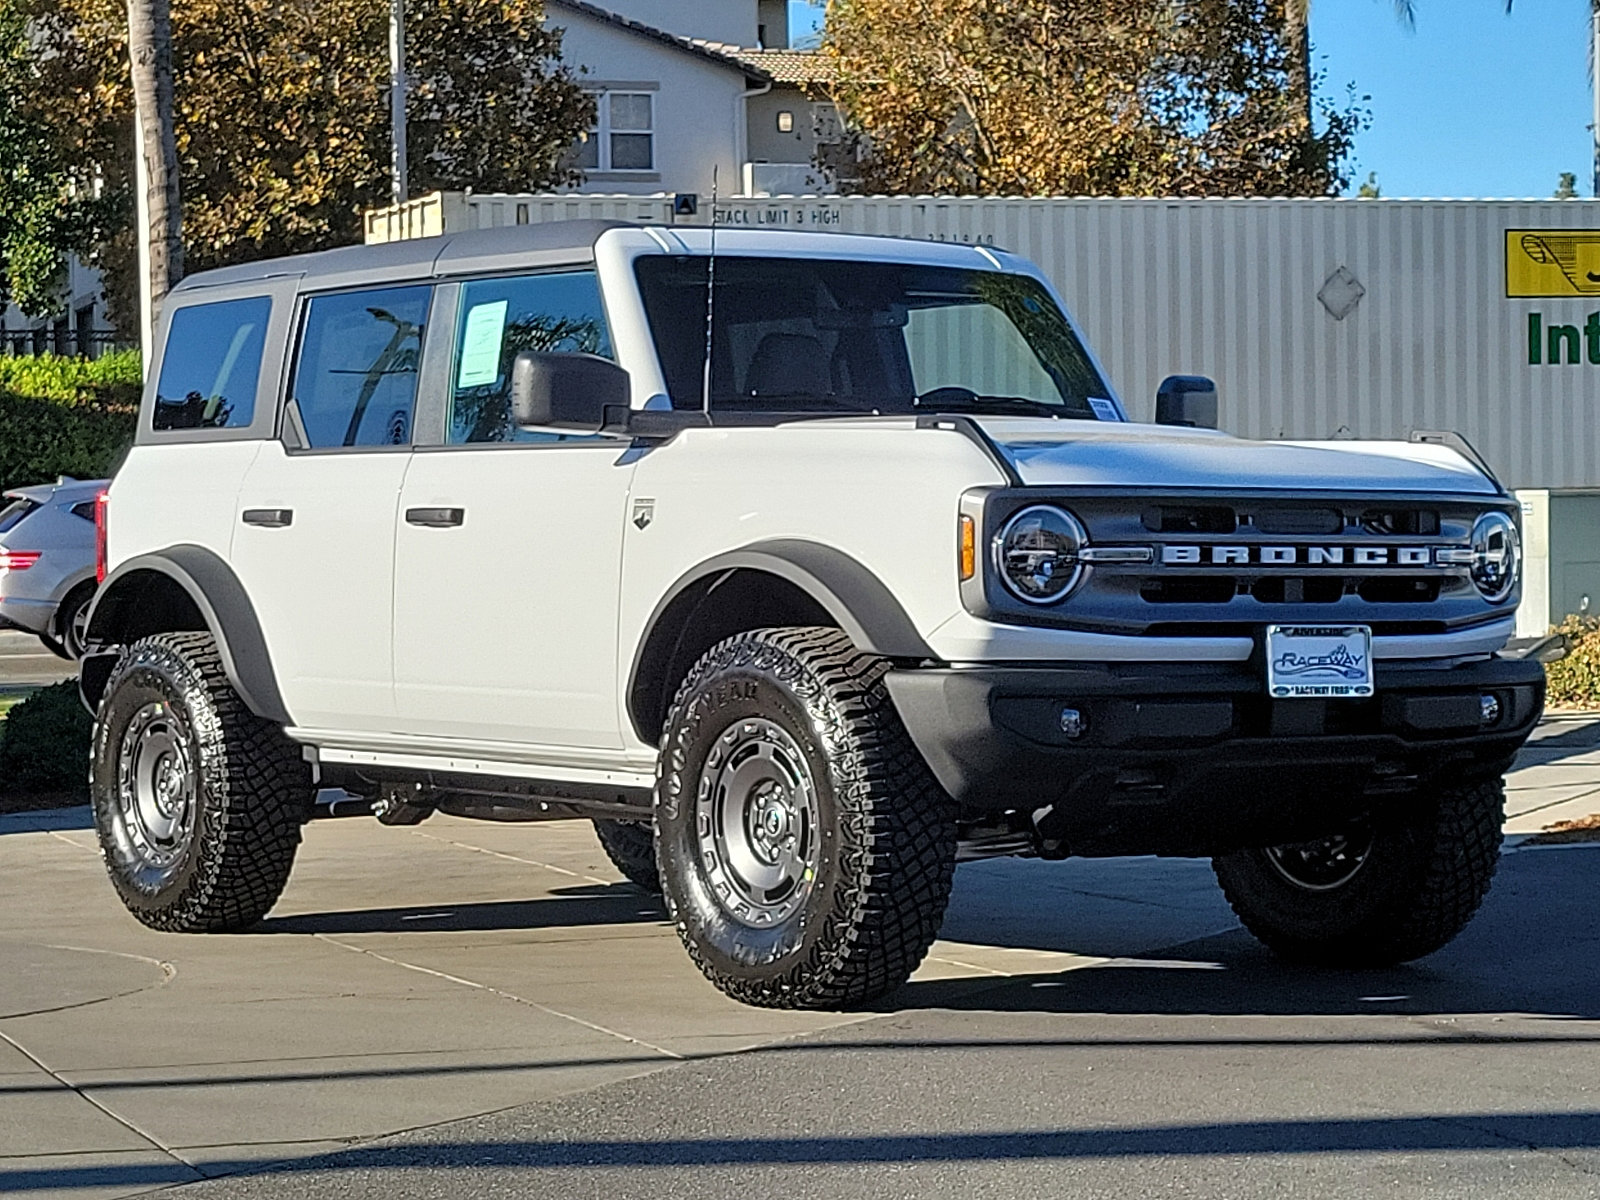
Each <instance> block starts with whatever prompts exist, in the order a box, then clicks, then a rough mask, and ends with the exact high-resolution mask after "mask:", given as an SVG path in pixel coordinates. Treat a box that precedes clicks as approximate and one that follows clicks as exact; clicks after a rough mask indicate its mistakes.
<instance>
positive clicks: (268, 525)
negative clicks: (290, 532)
mask: <svg viewBox="0 0 1600 1200" xmlns="http://www.w3.org/2000/svg"><path fill="white" fill-rule="evenodd" d="M242 519H243V521H244V523H245V524H246V525H260V526H261V527H262V528H263V529H283V528H285V527H287V526H289V525H293V524H294V509H292V508H247V509H245V510H244V516H243V518H242Z"/></svg>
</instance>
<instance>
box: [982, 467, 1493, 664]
mask: <svg viewBox="0 0 1600 1200" xmlns="http://www.w3.org/2000/svg"><path fill="white" fill-rule="evenodd" d="M1039 503H1058V504H1060V505H1061V507H1063V508H1065V509H1067V510H1069V511H1070V512H1072V513H1073V514H1074V515H1076V516H1077V518H1078V519H1079V521H1080V522H1082V524H1083V526H1084V528H1085V530H1086V531H1087V533H1088V535H1089V544H1090V545H1091V546H1092V547H1096V548H1100V547H1108V548H1113V549H1114V550H1115V553H1114V554H1113V555H1111V556H1110V559H1114V561H1112V560H1108V559H1101V560H1097V561H1094V562H1092V563H1091V564H1090V565H1089V567H1088V569H1087V570H1086V572H1085V577H1084V581H1083V583H1082V584H1081V585H1080V586H1079V587H1078V588H1077V590H1076V591H1074V592H1073V593H1072V594H1071V595H1070V596H1069V597H1068V598H1067V599H1066V600H1064V601H1062V602H1060V603H1058V604H1054V605H1046V606H1025V605H1022V604H1020V603H1018V602H1016V601H1015V600H1014V598H1012V597H1011V596H1010V595H1009V593H1007V592H1006V590H1005V589H1004V587H1003V586H1001V585H1000V584H999V583H998V581H996V580H993V579H992V578H991V579H986V580H984V581H982V582H981V584H979V585H978V586H976V587H973V588H969V589H968V590H967V591H966V592H964V597H965V598H966V600H967V602H968V607H969V608H972V609H973V611H975V612H980V615H986V616H990V617H993V618H994V619H998V620H1005V621H1019V622H1026V623H1037V622H1045V623H1050V624H1060V625H1066V626H1071V627H1074V628H1081V629H1091V630H1105V631H1108V632H1120V633H1134V634H1154V633H1156V632H1157V631H1158V630H1159V631H1162V632H1167V631H1171V630H1175V629H1183V630H1185V631H1187V632H1189V634H1190V635H1191V636H1194V635H1197V634H1198V633H1199V632H1200V631H1203V630H1209V631H1211V633H1212V634H1213V635H1215V636H1228V635H1230V634H1231V633H1232V632H1233V631H1236V630H1238V629H1252V628H1253V629H1260V628H1261V627H1262V626H1263V625H1266V624H1274V623H1280V624H1281V623H1284V622H1292V621H1295V620H1308V621H1314V622H1328V621H1349V622H1352V623H1361V624H1367V625H1371V626H1372V627H1373V628H1374V630H1377V629H1379V628H1383V629H1385V630H1389V631H1399V630H1401V629H1405V630H1415V631H1417V632H1423V631H1428V632H1443V631H1445V630H1446V629H1449V628H1453V627H1456V626H1461V625H1470V624H1472V623H1474V622H1478V621H1483V620H1485V619H1488V618H1490V617H1492V616H1494V615H1495V612H1496V608H1498V609H1499V610H1503V611H1506V612H1509V611H1511V608H1512V606H1511V604H1510V603H1507V604H1503V605H1500V606H1491V605H1489V604H1488V603H1487V602H1486V601H1485V600H1484V599H1483V598H1482V596H1481V595H1480V594H1479V593H1478V590H1477V588H1476V587H1475V586H1473V584H1472V581H1471V577H1470V574H1469V569H1468V564H1467V563H1463V562H1461V561H1459V553H1460V552H1461V551H1462V550H1465V549H1467V548H1468V547H1470V545H1471V537H1472V527H1473V523H1474V522H1475V521H1476V520H1477V518H1478V517H1479V516H1480V515H1481V514H1482V513H1483V512H1484V511H1485V510H1486V509H1488V508H1491V507H1500V508H1503V509H1509V507H1510V506H1509V504H1507V502H1505V501H1500V500H1497V499H1496V498H1491V497H1488V496H1484V497H1481V498H1475V497H1440V498H1432V497H1429V498H1426V499H1420V498H1417V497H1408V496H1354V497H1334V496H1326V495H1307V496H1305V497H1284V496H1262V497H1259V498H1258V497H1232V496H1204V497H1199V496H1194V495H1160V494H1157V495H1154V496H1151V495H1149V494H1146V495H1142V496H1133V495H1125V496H1121V497H1118V496H1105V495H1097V496H1092V497H1090V496H1080V495H1071V494H1062V495H1060V496H1059V497H1057V496H1046V495H1044V494H1043V489H1038V490H1034V489H1028V490H1017V491H1011V490H1007V491H1005V492H996V493H990V495H989V497H988V502H987V503H986V504H984V506H983V511H984V528H985V529H986V530H987V536H988V538H990V539H992V538H994V537H995V536H996V535H997V533H998V531H999V529H1000V528H1002V527H1003V525H1004V523H1005V521H1006V519H1007V518H1008V517H1009V516H1010V514H1011V513H1014V512H1016V511H1017V510H1018V509H1019V508H1020V507H1023V506H1025V505H1027V504H1039ZM1441 552H1442V553H1441ZM976 582H977V581H975V583H976Z"/></svg>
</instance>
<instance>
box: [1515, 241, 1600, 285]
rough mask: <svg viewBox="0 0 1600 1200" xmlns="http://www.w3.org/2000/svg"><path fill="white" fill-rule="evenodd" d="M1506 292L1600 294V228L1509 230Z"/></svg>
mask: <svg viewBox="0 0 1600 1200" xmlns="http://www.w3.org/2000/svg"><path fill="white" fill-rule="evenodd" d="M1506 295H1507V296H1508V297H1509V298H1511V299H1518V298H1520V297H1556V296H1600V229H1508V230H1506Z"/></svg>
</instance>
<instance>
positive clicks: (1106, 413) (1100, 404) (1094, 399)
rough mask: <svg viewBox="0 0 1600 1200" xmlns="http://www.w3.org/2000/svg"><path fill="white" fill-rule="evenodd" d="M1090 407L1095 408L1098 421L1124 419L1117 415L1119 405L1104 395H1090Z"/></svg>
mask: <svg viewBox="0 0 1600 1200" xmlns="http://www.w3.org/2000/svg"><path fill="white" fill-rule="evenodd" d="M1089 407H1090V408H1092V409H1094V415H1095V419H1096V420H1097V421H1120V420H1122V418H1121V417H1119V416H1118V415H1117V406H1116V405H1115V404H1113V403H1111V401H1109V400H1107V399H1105V398H1104V397H1101V396H1090V397H1089Z"/></svg>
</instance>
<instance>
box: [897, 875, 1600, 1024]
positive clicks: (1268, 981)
mask: <svg viewBox="0 0 1600 1200" xmlns="http://www.w3.org/2000/svg"><path fill="white" fill-rule="evenodd" d="M1024 910H1026V911H1024ZM982 916H983V919H982V921H981V922H976V914H966V913H963V912H961V911H959V910H953V911H952V914H951V919H950V920H948V921H947V922H946V936H947V937H948V936H950V933H951V931H952V928H954V929H956V930H959V929H960V928H961V926H962V924H963V923H964V922H975V927H976V928H980V929H981V930H982V931H983V935H984V938H985V941H986V942H987V943H989V944H993V945H1002V946H1011V947H1013V948H1015V949H1020V950H1028V949H1033V950H1050V951H1068V952H1070V951H1072V950H1073V941H1074V939H1070V938H1062V937H1061V936H1059V931H1060V930H1061V928H1062V927H1063V926H1067V925H1069V924H1070V922H1066V921H1057V922H1052V921H1051V920H1050V917H1049V915H1048V913H1045V914H1043V915H1041V913H1040V912H1039V911H1038V910H1037V909H1036V908H1033V909H1028V908H1027V906H1026V905H1025V904H1023V903H1022V902H1018V903H1017V904H1016V905H1014V906H1013V908H1012V909H1010V910H1009V911H1007V912H1005V913H1002V914H999V917H1000V919H998V920H997V919H995V918H996V914H994V913H992V912H989V913H985V914H982ZM1154 919H1155V921H1156V922H1157V924H1155V925H1154V926H1148V925H1147V927H1148V928H1155V929H1159V927H1160V926H1159V921H1160V920H1161V917H1160V915H1159V914H1157V916H1156V917H1155V918H1154ZM1053 925H1054V926H1056V929H1055V930H1053V929H1052V926H1053ZM1149 944H1151V943H1150V942H1146V945H1149ZM879 1007H881V1008H882V1009H887V1010H896V1009H915V1008H953V1009H963V1010H972V1011H979V1010H981V1011H989V1012H992V1011H1010V1012H1059V1013H1102V1014H1105V1013H1109V1014H1127V1015H1140V1016H1145V1015H1160V1016H1211V1015H1215V1016H1378V1015H1388V1016H1395V1015H1402V1016H1403V1015H1419V1016H1421V1015H1435V1014H1454V1015H1466V1014H1473V1013H1483V1014H1502V1013H1516V1014H1530V1015H1534V1016H1541V1017H1549V1018H1555V1019H1558V1020H1566V1021H1572V1020H1582V1021H1600V845H1596V846H1592V847H1591V846H1581V847H1571V848H1562V849H1555V850H1537V851H1522V852H1519V853H1516V854H1511V855H1508V856H1507V857H1506V858H1505V859H1504V860H1503V862H1502V864H1501V867H1500V873H1499V876H1498V878H1497V879H1496V881H1495V884H1494V888H1493V890H1491V892H1490V894H1489V898H1488V900H1487V901H1486V902H1485V903H1484V906H1483V908H1482V909H1481V910H1480V911H1479V913H1478V915H1477V917H1476V918H1475V919H1474V920H1473V922H1472V923H1471V924H1470V925H1468V926H1467V928H1466V930H1465V931H1464V932H1463V933H1462V934H1461V935H1460V936H1459V937H1458V938H1457V939H1456V940H1455V941H1454V942H1452V943H1451V944H1450V945H1448V946H1446V947H1445V948H1444V949H1443V950H1441V951H1439V952H1438V953H1436V954H1433V955H1430V956H1429V957H1427V958H1425V959H1422V960H1420V961H1419V962H1416V963H1413V964H1409V965H1405V966H1400V967H1392V968H1386V969H1380V970H1370V971H1341V970H1333V969H1318V968H1313V967H1304V966H1297V965H1294V964H1292V963H1287V962H1284V961H1282V960H1280V959H1278V958H1276V957H1275V956H1273V955H1272V954H1271V953H1270V952H1269V951H1267V950H1266V949H1265V948H1264V947H1262V946H1261V945H1260V943H1258V942H1256V941H1255V939H1254V938H1252V937H1251V936H1250V935H1249V934H1248V933H1246V932H1245V931H1244V930H1242V929H1235V930H1232V931H1229V932H1225V933H1219V934H1216V935H1213V936H1207V937H1202V938H1198V939H1194V940H1188V941H1182V942H1178V943H1176V944H1174V945H1171V946H1169V947H1167V948H1164V949H1156V950H1151V951H1148V952H1139V953H1135V952H1133V951H1131V950H1130V951H1128V952H1126V953H1124V954H1123V955H1120V956H1118V955H1115V954H1113V955H1112V956H1109V960H1108V961H1106V962H1103V963H1095V964H1090V965H1088V966H1084V967H1080V968H1077V969H1074V970H1069V971H1062V972H1050V973H1022V974H1013V975H1011V976H1010V977H1009V978H1007V979H1005V980H1003V981H999V980H986V981H960V980H938V981H927V982H922V981H917V982H912V983H909V984H907V985H905V986H904V987H903V988H901V989H899V990H898V991H897V992H895V993H893V994H892V995H891V996H890V997H889V998H888V999H887V1000H886V1001H885V1002H884V1003H883V1004H882V1005H881V1006H879ZM1572 1034H1573V1035H1574V1036H1579V1037H1583V1032H1582V1031H1581V1030H1577V1029H1574V1030H1572ZM1583 1040H1600V1037H1597V1038H1595V1039H1589V1038H1587V1037H1583Z"/></svg>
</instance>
